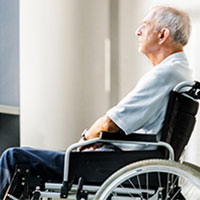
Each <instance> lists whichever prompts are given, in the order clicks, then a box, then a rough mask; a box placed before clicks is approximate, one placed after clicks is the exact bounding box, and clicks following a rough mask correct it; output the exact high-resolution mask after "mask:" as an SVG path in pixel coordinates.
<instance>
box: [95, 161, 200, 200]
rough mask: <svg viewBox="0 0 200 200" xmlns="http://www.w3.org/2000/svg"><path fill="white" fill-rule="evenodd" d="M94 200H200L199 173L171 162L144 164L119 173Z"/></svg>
mask: <svg viewBox="0 0 200 200" xmlns="http://www.w3.org/2000/svg"><path fill="white" fill-rule="evenodd" d="M94 199H95V200H115V199H116V200H117V199H119V200H191V199H195V200H198V199H200V172H199V171H198V170H195V168H194V167H191V166H189V165H184V164H181V163H178V162H174V161H169V160H160V159H155V160H144V161H139V162H136V163H132V164H130V165H127V166H125V167H124V168H122V169H120V170H118V171H117V172H116V173H114V174H113V175H112V176H110V177H109V178H108V179H107V180H106V181H105V182H104V183H103V185H102V186H101V188H100V189H99V190H98V192H97V193H96V195H95V198H94Z"/></svg>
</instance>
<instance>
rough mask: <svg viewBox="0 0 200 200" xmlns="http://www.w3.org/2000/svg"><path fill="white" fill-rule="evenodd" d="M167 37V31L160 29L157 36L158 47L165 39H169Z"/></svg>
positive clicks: (166, 29) (168, 32)
mask: <svg viewBox="0 0 200 200" xmlns="http://www.w3.org/2000/svg"><path fill="white" fill-rule="evenodd" d="M169 35H170V31H169V29H168V28H162V29H161V30H160V31H159V34H158V39H159V44H160V45H161V44H163V43H164V42H165V41H166V40H167V38H169Z"/></svg>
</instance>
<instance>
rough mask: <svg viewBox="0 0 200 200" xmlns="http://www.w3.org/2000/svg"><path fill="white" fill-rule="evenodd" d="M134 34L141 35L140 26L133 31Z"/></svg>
mask: <svg viewBox="0 0 200 200" xmlns="http://www.w3.org/2000/svg"><path fill="white" fill-rule="evenodd" d="M135 35H136V36H141V35H142V30H141V26H140V27H138V28H137V30H136V31H135Z"/></svg>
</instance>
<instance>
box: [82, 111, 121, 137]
mask: <svg viewBox="0 0 200 200" xmlns="http://www.w3.org/2000/svg"><path fill="white" fill-rule="evenodd" d="M119 130H120V128H119V127H118V126H117V125H116V124H115V123H114V122H113V121H112V120H111V119H110V118H109V117H108V116H107V115H104V116H103V117H101V118H99V119H98V120H97V121H96V122H95V123H94V124H93V125H92V126H91V127H90V129H89V130H88V131H87V132H86V134H85V139H86V140H90V139H93V138H97V137H99V135H100V132H101V131H105V132H110V133H116V132H118V131H119Z"/></svg>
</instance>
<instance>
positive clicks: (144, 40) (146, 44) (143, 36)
mask: <svg viewBox="0 0 200 200" xmlns="http://www.w3.org/2000/svg"><path fill="white" fill-rule="evenodd" d="M155 14H156V11H155V10H153V11H151V12H150V13H149V14H148V15H147V16H146V17H145V18H144V21H143V24H142V25H141V26H140V27H139V28H138V29H137V30H136V35H137V36H138V38H139V51H140V52H142V53H144V54H145V55H148V54H151V53H153V52H155V50H157V48H158V32H157V31H156V30H155V24H156V19H155Z"/></svg>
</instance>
